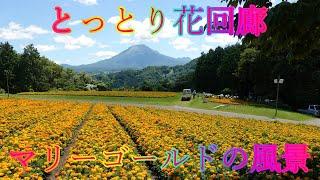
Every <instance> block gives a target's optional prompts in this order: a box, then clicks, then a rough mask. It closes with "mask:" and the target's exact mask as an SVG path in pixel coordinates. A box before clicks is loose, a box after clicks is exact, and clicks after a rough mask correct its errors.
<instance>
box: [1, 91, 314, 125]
mask: <svg viewBox="0 0 320 180" xmlns="http://www.w3.org/2000/svg"><path fill="white" fill-rule="evenodd" d="M0 97H6V96H5V95H0ZM12 97H17V98H32V99H53V100H77V101H90V102H106V103H125V104H130V103H136V104H150V105H162V106H184V107H191V108H199V109H208V110H217V111H225V112H235V113H241V114H251V115H258V116H266V117H270V118H272V117H273V116H274V113H275V110H274V108H272V107H267V106H257V105H222V104H218V103H212V102H208V103H203V102H202V98H201V97H199V98H196V99H195V100H192V101H189V102H182V101H180V95H177V96H175V97H168V98H134V97H98V96H55V95H12ZM221 105H222V106H221ZM277 118H281V119H290V120H297V121H305V120H310V119H313V118H314V117H313V116H309V115H305V114H300V113H297V112H291V111H286V110H279V111H278V115H277Z"/></svg>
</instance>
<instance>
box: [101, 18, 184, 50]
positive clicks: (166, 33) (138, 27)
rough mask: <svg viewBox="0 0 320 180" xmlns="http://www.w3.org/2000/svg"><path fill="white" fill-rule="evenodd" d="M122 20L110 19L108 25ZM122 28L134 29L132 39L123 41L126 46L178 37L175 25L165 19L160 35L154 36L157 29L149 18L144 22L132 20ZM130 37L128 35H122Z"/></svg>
mask: <svg viewBox="0 0 320 180" xmlns="http://www.w3.org/2000/svg"><path fill="white" fill-rule="evenodd" d="M119 20H120V17H119V16H114V17H111V18H109V19H108V21H107V22H108V23H111V24H116V23H117V22H118V21H119ZM122 28H126V29H127V28H131V29H134V33H132V39H131V40H130V41H129V40H128V39H123V40H121V42H120V43H122V44H124V43H126V41H128V43H130V44H133V43H141V42H159V39H169V38H174V37H177V36H178V35H177V30H176V29H175V28H174V27H173V23H172V21H171V20H170V19H167V18H165V20H164V25H163V27H162V28H161V29H160V31H159V32H158V33H156V34H155V35H152V34H151V32H152V30H154V29H155V28H156V27H153V26H152V25H151V23H150V19H149V18H145V19H144V20H143V21H137V20H131V21H128V22H127V23H125V24H123V25H122ZM122 35H124V36H128V34H122Z"/></svg>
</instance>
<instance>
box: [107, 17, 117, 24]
mask: <svg viewBox="0 0 320 180" xmlns="http://www.w3.org/2000/svg"><path fill="white" fill-rule="evenodd" d="M119 21H120V17H119V16H113V17H111V18H109V19H108V21H107V22H108V23H111V24H117V22H119Z"/></svg>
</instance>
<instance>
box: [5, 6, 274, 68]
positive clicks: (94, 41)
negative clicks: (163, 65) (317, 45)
mask: <svg viewBox="0 0 320 180" xmlns="http://www.w3.org/2000/svg"><path fill="white" fill-rule="evenodd" d="M275 3H278V1H275ZM183 4H185V5H196V6H197V7H199V6H201V7H203V8H204V9H205V8H206V7H207V6H216V7H219V6H222V7H223V6H226V5H225V4H223V3H220V0H201V1H199V0H153V1H144V0H117V1H110V0H26V1H21V0H3V1H2V2H1V6H2V9H1V11H0V16H1V21H0V41H2V42H4V41H8V42H9V43H10V44H12V45H13V46H14V47H15V49H16V50H17V51H18V52H22V51H23V48H24V46H25V45H27V44H34V45H35V46H36V47H37V49H38V50H39V51H40V53H41V54H42V55H44V56H46V57H48V58H49V59H51V60H53V61H55V62H57V63H59V64H71V65H80V64H89V63H93V62H97V61H99V60H103V59H106V58H110V57H112V56H114V55H116V54H117V53H120V52H121V51H123V50H125V49H127V48H128V47H130V46H132V45H134V44H145V45H147V46H149V47H151V48H152V49H155V50H157V51H159V52H160V53H163V54H165V55H168V56H172V57H190V58H196V57H198V56H199V55H200V53H201V52H203V51H207V50H208V49H209V48H215V47H217V46H226V45H229V44H234V43H236V42H238V39H237V38H234V37H232V36H229V35H223V34H217V35H215V34H214V35H212V36H207V35H202V36H190V35H188V34H187V33H184V35H183V36H178V28H177V27H173V23H174V22H175V21H176V20H177V19H178V17H179V13H177V12H174V11H173V9H176V8H180V7H181V6H182V5H183ZM57 5H58V6H60V7H62V9H63V11H64V12H67V13H69V14H70V15H71V20H70V21H67V22H65V23H63V24H62V25H61V26H60V27H70V28H71V29H72V33H71V34H68V35H60V34H56V33H54V32H53V31H52V29H51V26H52V24H53V22H54V21H55V19H56V12H55V10H54V7H55V6H57ZM119 6H123V7H125V8H126V9H127V11H128V12H130V13H133V14H134V20H133V21H131V22H130V23H129V25H128V26H131V27H133V28H134V29H135V33H134V34H132V35H123V34H120V33H118V32H117V31H116V28H115V24H114V23H115V22H116V20H117V17H118V16H119V10H118V8H119ZM151 6H152V7H155V8H156V9H160V10H162V12H163V13H164V16H165V18H166V19H165V24H164V27H163V28H162V30H161V32H159V33H158V34H157V35H156V36H152V35H150V34H149V33H150V25H149V18H150V17H149V16H150V8H151ZM201 15H202V16H203V21H202V23H200V24H199V25H202V24H204V22H205V20H206V18H205V17H206V15H205V13H203V14H201ZM92 16H101V17H103V18H104V20H105V21H106V26H105V27H104V29H103V30H102V31H101V32H98V33H89V29H90V27H94V25H91V26H89V27H87V26H84V25H83V24H81V23H79V22H80V20H81V19H87V18H89V17H92ZM194 28H197V27H194Z"/></svg>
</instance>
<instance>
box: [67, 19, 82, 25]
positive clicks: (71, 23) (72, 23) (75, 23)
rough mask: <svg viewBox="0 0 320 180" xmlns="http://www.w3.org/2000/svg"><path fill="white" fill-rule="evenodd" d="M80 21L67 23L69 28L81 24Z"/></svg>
mask: <svg viewBox="0 0 320 180" xmlns="http://www.w3.org/2000/svg"><path fill="white" fill-rule="evenodd" d="M81 23H82V21H81V20H76V21H71V22H69V23H68V25H69V26H76V25H78V24H81Z"/></svg>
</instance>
